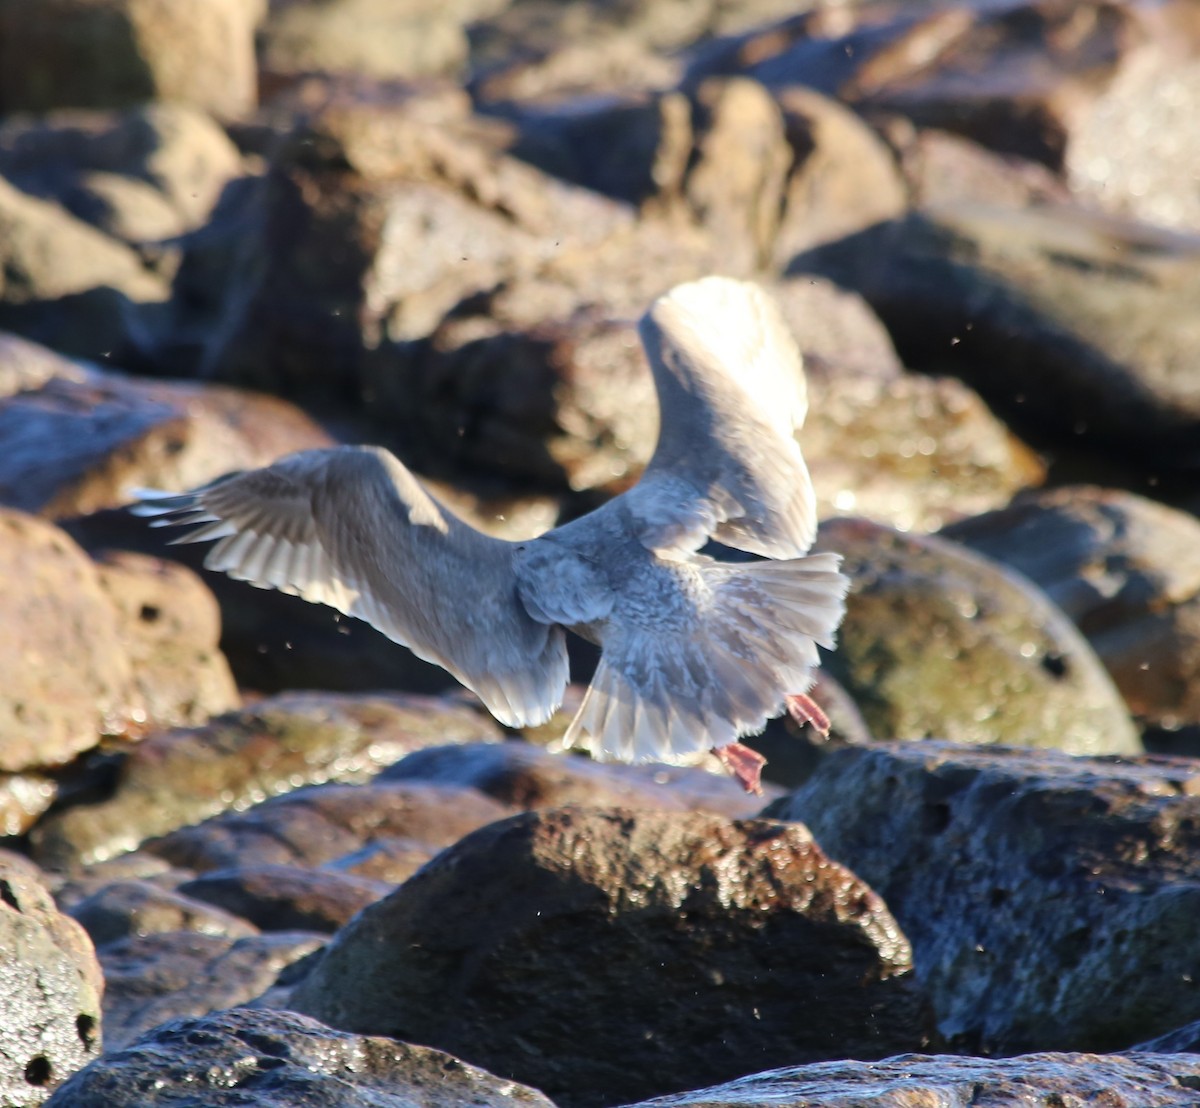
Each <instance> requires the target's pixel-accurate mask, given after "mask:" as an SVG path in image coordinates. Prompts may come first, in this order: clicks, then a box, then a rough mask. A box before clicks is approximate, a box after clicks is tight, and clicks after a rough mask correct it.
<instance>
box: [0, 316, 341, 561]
mask: <svg viewBox="0 0 1200 1108" xmlns="http://www.w3.org/2000/svg"><path fill="white" fill-rule="evenodd" d="M6 366H11V368H10V369H9V370H8V371H7V374H6V376H7V378H8V379H7V380H5V379H4V377H2V376H0V385H10V386H11V387H6V388H3V389H0V439H3V441H4V442H5V443H6V444H7V449H6V450H5V451H4V453H3V456H2V457H0V502H3V503H7V504H10V505H12V506H13V507H16V508H21V509H22V510H24V511H28V512H36V513H37V514H39V515H45V516H51V517H55V518H61V517H63V516H70V515H77V514H81V513H85V512H94V511H96V510H98V509H101V508H109V507H113V506H115V505H117V504H124V503H126V502H127V501H128V499H129V490H130V488H132V487H137V486H142V487H163V488H169V489H181V488H191V487H194V486H196V485H199V484H204V483H205V482H208V481H211V480H212V479H213V478H214V477H219V476H220V475H221V474H223V473H228V472H229V471H230V470H234V469H248V468H253V467H255V466H260V465H266V464H267V463H269V462H272V461H274V460H275V459H276V458H277V457H279V456H280V455H281V454H287V453H290V452H291V451H293V450H302V449H307V448H309V447H316V446H328V445H330V443H331V441H332V440H331V439H330V437H329V436H328V435H327V434H326V433H325V432H324V431H322V430H321V429H320V428H319V427H318V426H317V425H316V423H314V422H313V421H312V420H311V419H309V418H308V417H307V416H306V415H304V414H303V413H302V412H300V411H299V410H298V409H296V408H295V407H293V406H292V405H290V404H288V403H286V402H285V401H281V400H277V399H275V398H273V397H268V396H260V395H256V394H252V393H246V392H242V391H240V390H238V389H230V388H224V387H216V386H212V385H203V384H190V383H183V382H167V381H147V380H144V379H140V378H136V377H130V376H127V375H125V374H123V373H117V372H112V371H104V370H99V369H96V368H93V367H90V366H87V365H83V364H80V363H78V362H73V361H69V360H67V359H64V358H59V357H57V356H56V355H54V354H51V353H50V352H49V351H43V349H42V348H39V347H37V346H35V345H34V344H32V343H27V342H25V341H24V340H22V339H19V338H17V337H15V336H11V335H3V336H0V367H6ZM0 374H5V370H4V369H3V368H0ZM138 527H139V528H140V529H145V523H144V522H141V521H139V523H138ZM156 540H157V541H156V543H155V547H156V548H157V549H158V550H161V549H162V547H163V546H164V545H165V544H164V543H163V541H162V539H161V536H156Z"/></svg>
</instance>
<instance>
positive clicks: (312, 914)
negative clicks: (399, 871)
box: [179, 863, 392, 933]
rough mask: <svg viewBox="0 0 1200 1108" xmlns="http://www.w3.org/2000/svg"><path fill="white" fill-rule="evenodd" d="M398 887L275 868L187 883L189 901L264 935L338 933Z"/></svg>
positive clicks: (244, 868)
mask: <svg viewBox="0 0 1200 1108" xmlns="http://www.w3.org/2000/svg"><path fill="white" fill-rule="evenodd" d="M391 890H392V886H391V885H389V884H386V883H385V882H382V881H373V880H371V879H370V878H366V877H356V876H354V875H353V874H348V873H336V872H331V871H320V870H310V869H302V868H301V867H299V866H284V865H278V864H271V863H259V864H257V865H254V864H248V865H241V866H238V867H237V868H235V869H223V870H213V871H212V872H210V873H206V874H204V876H203V877H197V878H196V879H195V880H193V881H186V882H184V884H182V885H180V887H179V891H180V892H181V893H182V894H183V895H184V896H190V897H195V898H196V899H197V900H203V901H207V902H208V903H209V904H214V905H216V906H217V907H218V908H223V909H224V910H225V911H227V912H231V913H232V914H233V915H235V916H240V917H241V918H242V919H245V920H249V921H250V922H251V923H253V924H254V925H255V926H256V927H258V928H261V929H262V930H263V931H318V932H324V933H332V932H334V931H336V930H337V929H338V928H339V927H341V926H342V925H343V924H344V923H346V922H347V921H348V920H349V919H350V918H351V917H352V916H353V915H355V913H357V912H358V911H359V910H360V909H362V908H365V907H366V906H367V905H368V904H374V903H375V901H377V900H379V899H381V898H382V897H385V896H387V894H388V893H389V892H391Z"/></svg>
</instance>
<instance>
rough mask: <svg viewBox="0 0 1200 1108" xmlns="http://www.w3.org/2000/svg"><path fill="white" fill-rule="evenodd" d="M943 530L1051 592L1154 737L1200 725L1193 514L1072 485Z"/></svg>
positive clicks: (1199, 600) (1199, 608)
mask: <svg viewBox="0 0 1200 1108" xmlns="http://www.w3.org/2000/svg"><path fill="white" fill-rule="evenodd" d="M946 533H947V534H948V535H949V536H950V537H951V538H953V539H955V540H957V541H959V542H963V543H966V544H967V545H968V546H971V547H972V548H974V549H975V550H978V551H980V552H981V553H983V554H986V555H988V556H989V557H992V558H995V559H997V560H998V561H1001V562H1004V563H1005V564H1007V565H1010V566H1012V567H1013V568H1014V569H1017V570H1019V571H1020V572H1021V573H1023V574H1025V576H1027V577H1029V578H1030V579H1031V580H1033V581H1035V582H1037V584H1039V585H1040V586H1041V587H1042V588H1043V589H1045V590H1046V594H1047V595H1048V596H1049V597H1050V599H1051V600H1053V601H1054V602H1055V603H1056V604H1057V605H1058V606H1059V607H1060V608H1062V609H1063V611H1064V612H1066V613H1067V615H1069V616H1070V617H1071V618H1072V619H1073V620H1074V621H1075V623H1076V624H1077V625H1078V627H1079V629H1080V630H1081V631H1082V632H1083V633H1084V634H1085V635H1086V636H1087V638H1088V641H1089V642H1090V643H1091V644H1092V646H1093V647H1094V648H1095V650H1096V653H1097V654H1098V655H1099V657H1100V660H1101V661H1102V662H1103V663H1104V664H1105V666H1106V667H1107V669H1108V672H1109V673H1110V674H1111V675H1112V678H1113V681H1114V682H1115V683H1116V686H1117V688H1118V689H1119V690H1120V691H1121V695H1122V696H1124V698H1125V702H1126V703H1127V704H1128V705H1129V707H1130V709H1131V710H1132V711H1133V712H1134V713H1135V715H1137V716H1138V717H1139V718H1140V719H1141V721H1143V723H1144V724H1147V725H1149V726H1151V727H1154V728H1157V729H1159V730H1160V731H1161V735H1160V736H1159V738H1158V740H1157V741H1161V742H1165V743H1170V742H1171V735H1172V733H1177V732H1180V730H1181V729H1191V730H1193V731H1198V729H1200V684H1198V683H1197V681H1196V676H1197V674H1200V521H1198V520H1197V519H1196V518H1195V517H1194V516H1191V515H1188V514H1187V513H1185V512H1179V511H1176V510H1175V509H1173V508H1168V507H1167V506H1166V505H1163V504H1158V503H1155V502H1154V501H1151V500H1146V499H1144V498H1143V497H1140V496H1137V495H1136V494H1134V493H1129V492H1120V491H1116V490H1111V489H1098V488H1092V487H1080V486H1068V487H1065V488H1058V489H1053V490H1050V491H1047V492H1043V493H1038V494H1036V495H1028V496H1025V497H1022V498H1021V499H1020V500H1018V501H1017V502H1016V503H1015V504H1014V505H1013V506H1012V507H1010V508H1007V509H1005V510H1002V511H997V512H989V513H988V514H986V515H982V516H978V517H976V518H974V519H968V520H963V521H962V522H961V523H959V524H956V525H954V526H952V527H950V528H948V530H947V532H946ZM1182 737H1183V736H1180V738H1181V739H1182Z"/></svg>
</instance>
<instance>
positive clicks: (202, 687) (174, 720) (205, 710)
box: [96, 552, 242, 727]
mask: <svg viewBox="0 0 1200 1108" xmlns="http://www.w3.org/2000/svg"><path fill="white" fill-rule="evenodd" d="M96 570H97V573H98V574H99V577H100V587H101V589H103V590H104V593H105V594H106V595H107V596H108V598H109V600H110V601H111V602H112V605H113V607H114V608H115V609H116V611H117V616H118V625H117V626H118V630H117V641H116V643H115V644H110V645H112V646H116V647H117V648H119V649H123V650H124V651H125V653H126V654H127V655H128V656H129V661H130V664H131V666H132V669H133V685H134V689H135V690H136V692H137V695H138V696H139V697H140V699H141V702H142V704H143V706H144V711H145V713H146V718H147V719H150V720H153V721H154V723H155V725H156V726H159V727H185V726H189V725H194V724H200V723H203V722H204V721H205V720H207V719H208V718H209V717H210V716H215V715H220V713H222V712H228V711H232V710H233V709H235V708H237V707H239V706H240V704H241V699H242V698H241V696H240V695H239V694H238V690H237V686H236V685H235V684H234V681H233V674H232V673H230V672H229V663H228V662H226V661H225V657H224V655H223V654H222V653H221V652H220V650H219V649H218V648H217V641H218V639H219V638H220V635H221V617H220V614H219V612H218V611H217V602H216V601H215V600H214V599H213V596H212V593H210V592H209V591H208V589H206V588H205V587H204V584H203V583H202V582H201V581H200V579H199V578H198V577H197V576H196V575H195V574H194V573H192V571H191V570H189V569H185V568H184V567H183V566H181V565H178V564H176V563H174V562H167V561H163V560H162V559H161V558H148V557H146V556H145V555H144V554H128V553H118V552H113V553H109V554H107V555H105V556H104V558H103V559H102V560H101V561H100V562H99V563H98V564H97V566H96Z"/></svg>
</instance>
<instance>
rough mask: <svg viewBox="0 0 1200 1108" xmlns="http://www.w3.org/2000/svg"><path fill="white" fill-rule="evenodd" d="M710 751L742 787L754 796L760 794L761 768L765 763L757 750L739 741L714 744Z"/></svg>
mask: <svg viewBox="0 0 1200 1108" xmlns="http://www.w3.org/2000/svg"><path fill="white" fill-rule="evenodd" d="M712 752H713V753H714V754H715V755H716V756H717V758H718V759H720V762H721V765H723V766H724V767H725V768H726V769H727V770H729V772H730V773H732V774H733V776H734V777H736V778H737V779H738V781H739V782H740V783H741V786H742V788H743V789H745V790H746V792H748V793H754V794H755V796H762V782H761V780H760V778H761V777H762V768H763V766H765V765H766V764H767V760H766V758H764V757H763V756H762V755H761V754H759V752H758V751H757V750H751V749H750V748H749V747H748V746H743V745H742V744H741V743H726V744H725V746H714V747H713V748H712Z"/></svg>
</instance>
